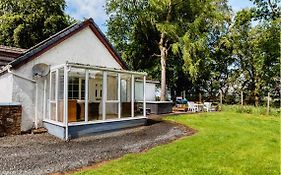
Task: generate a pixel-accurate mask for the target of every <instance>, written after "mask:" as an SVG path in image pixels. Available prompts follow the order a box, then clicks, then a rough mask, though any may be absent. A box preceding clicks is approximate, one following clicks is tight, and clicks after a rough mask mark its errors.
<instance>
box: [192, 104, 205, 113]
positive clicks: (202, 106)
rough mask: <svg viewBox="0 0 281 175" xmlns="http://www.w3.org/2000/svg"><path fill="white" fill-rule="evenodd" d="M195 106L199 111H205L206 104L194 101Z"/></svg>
mask: <svg viewBox="0 0 281 175" xmlns="http://www.w3.org/2000/svg"><path fill="white" fill-rule="evenodd" d="M194 106H195V108H197V112H199V111H203V109H204V104H202V103H194Z"/></svg>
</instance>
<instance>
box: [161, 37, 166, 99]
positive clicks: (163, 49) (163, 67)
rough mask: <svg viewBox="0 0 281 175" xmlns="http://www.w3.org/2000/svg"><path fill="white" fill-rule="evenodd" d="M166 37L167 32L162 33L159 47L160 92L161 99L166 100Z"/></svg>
mask: <svg viewBox="0 0 281 175" xmlns="http://www.w3.org/2000/svg"><path fill="white" fill-rule="evenodd" d="M164 38H165V34H164V33H162V34H161V39H160V42H159V49H160V53H161V57H160V59H161V94H160V100H161V101H165V100H166V60H167V54H168V51H167V48H166V47H165V46H164Z"/></svg>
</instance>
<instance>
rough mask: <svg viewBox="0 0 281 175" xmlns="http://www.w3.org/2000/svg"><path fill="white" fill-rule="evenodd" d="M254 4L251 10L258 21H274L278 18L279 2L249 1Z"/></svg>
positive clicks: (270, 0) (273, 0)
mask: <svg viewBox="0 0 281 175" xmlns="http://www.w3.org/2000/svg"><path fill="white" fill-rule="evenodd" d="M251 1H252V2H253V3H254V4H255V8H254V9H253V10H254V12H255V18H256V19H258V20H261V19H263V20H276V19H278V18H280V8H281V7H280V2H281V1H280V0H251Z"/></svg>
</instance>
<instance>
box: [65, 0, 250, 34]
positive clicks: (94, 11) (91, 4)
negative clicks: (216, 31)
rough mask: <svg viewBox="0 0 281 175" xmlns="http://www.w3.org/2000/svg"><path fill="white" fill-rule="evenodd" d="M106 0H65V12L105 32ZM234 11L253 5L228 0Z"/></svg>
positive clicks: (248, 2) (237, 0) (246, 1)
mask: <svg viewBox="0 0 281 175" xmlns="http://www.w3.org/2000/svg"><path fill="white" fill-rule="evenodd" d="M105 2H106V0H66V4H67V8H66V13H67V14H69V15H70V16H72V17H74V18H75V19H78V20H83V19H84V18H90V17H91V18H93V19H94V21H95V22H96V23H97V25H98V26H99V27H100V29H101V30H102V31H103V32H106V25H105V23H106V20H107V19H108V16H107V15H106V13H105V10H104V7H105ZM229 5H230V6H232V9H233V11H234V12H237V11H239V10H241V9H243V8H249V7H252V6H253V3H252V2H251V1H249V0H229Z"/></svg>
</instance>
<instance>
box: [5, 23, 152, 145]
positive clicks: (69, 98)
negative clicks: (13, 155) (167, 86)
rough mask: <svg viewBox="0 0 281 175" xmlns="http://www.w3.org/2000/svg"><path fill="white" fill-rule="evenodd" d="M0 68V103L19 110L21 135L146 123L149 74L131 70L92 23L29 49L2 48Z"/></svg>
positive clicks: (64, 134) (62, 135) (81, 131)
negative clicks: (14, 104)
mask: <svg viewBox="0 0 281 175" xmlns="http://www.w3.org/2000/svg"><path fill="white" fill-rule="evenodd" d="M0 63H1V66H2V67H1V69H0V85H1V86H0V103H1V102H2V103H12V102H17V103H20V104H21V105H22V109H23V112H22V123H21V129H22V131H26V130H29V129H31V128H34V127H35V128H38V127H45V128H47V129H48V132H49V133H50V134H53V135H55V136H57V137H59V138H62V139H69V138H74V137H78V136H80V135H87V134H90V133H94V132H100V131H106V130H114V129H120V128H126V127H132V126H137V125H143V124H144V123H145V122H146V112H143V110H144V109H146V107H145V105H146V103H145V101H146V97H145V94H146V93H143V92H146V75H147V74H146V73H144V72H134V71H129V70H128V67H127V65H126V64H125V62H124V61H123V60H122V59H121V57H120V56H119V55H118V54H117V52H116V51H115V49H114V48H113V47H112V45H111V44H110V43H109V42H108V40H107V39H106V38H105V36H104V35H103V34H102V32H101V31H100V29H99V28H98V27H97V25H96V24H95V23H94V21H93V20H92V19H88V20H86V21H84V22H80V23H77V24H74V25H72V26H70V27H68V28H66V29H64V30H62V31H60V32H58V33H57V34H55V35H53V36H51V37H50V38H48V39H46V40H45V41H42V42H41V43H39V44H37V45H35V46H34V47H32V48H30V49H28V50H24V49H17V48H10V47H4V46H1V47H0ZM136 82H137V83H136ZM135 84H137V85H136V86H137V88H138V89H141V90H136V88H135ZM152 87H153V86H152ZM135 97H137V100H136V98H135ZM150 98H151V99H152V98H153V94H152V95H151V94H150Z"/></svg>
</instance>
